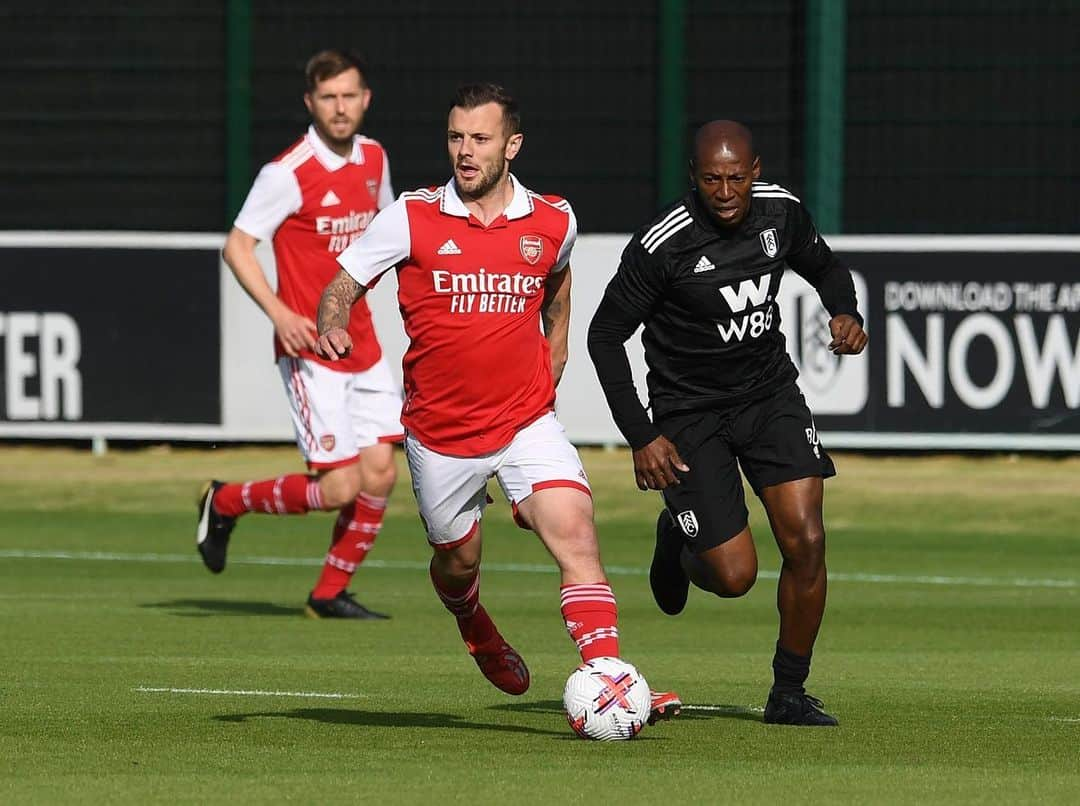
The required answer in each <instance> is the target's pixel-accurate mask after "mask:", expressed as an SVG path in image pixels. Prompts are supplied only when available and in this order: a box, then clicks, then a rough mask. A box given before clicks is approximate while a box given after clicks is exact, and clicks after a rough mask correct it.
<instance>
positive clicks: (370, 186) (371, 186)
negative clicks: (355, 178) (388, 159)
mask: <svg viewBox="0 0 1080 806" xmlns="http://www.w3.org/2000/svg"><path fill="white" fill-rule="evenodd" d="M367 190H368V193H370V194H371V198H373V199H375V200H376V201H378V200H379V183H378V182H376V181H375V180H374V179H368V180H367Z"/></svg>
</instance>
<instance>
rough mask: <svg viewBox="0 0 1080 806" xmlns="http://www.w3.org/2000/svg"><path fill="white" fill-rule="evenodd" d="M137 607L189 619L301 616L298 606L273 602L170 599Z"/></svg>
mask: <svg viewBox="0 0 1080 806" xmlns="http://www.w3.org/2000/svg"><path fill="white" fill-rule="evenodd" d="M139 607H153V608H159V609H162V610H171V611H172V613H171V615H174V616H186V617H189V618H206V617H208V616H292V617H293V618H296V617H297V616H299V615H302V614H303V612H304V611H303V608H301V607H300V606H299V605H293V606H291V607H286V606H285V605H279V604H274V603H273V602H238V601H235V600H232V599H172V600H170V601H167V602H148V603H146V604H142V605H139Z"/></svg>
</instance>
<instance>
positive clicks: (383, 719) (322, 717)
mask: <svg viewBox="0 0 1080 806" xmlns="http://www.w3.org/2000/svg"><path fill="white" fill-rule="evenodd" d="M266 718H270V719H307V720H311V721H314V722H323V723H326V724H331V725H359V726H362V727H369V728H434V729H445V728H453V729H466V730H493V731H500V732H504V733H529V734H533V735H536V736H550V737H552V738H555V739H566V738H570V739H573V738H574V736H573V735H568V734H567V733H566V732H565V731H556V730H544V729H541V728H530V727H527V726H525V725H499V724H493V723H487V722H472V721H470V720H468V719H465V718H464V717H460V716H456V715H454V714H437V713H416V712H390V711H354V710H349V709H345V708H294V709H292V710H291V711H263V712H257V713H251V714H221V715H219V716H215V717H214V719H215V720H217V721H219V722H247V721H248V720H249V719H266Z"/></svg>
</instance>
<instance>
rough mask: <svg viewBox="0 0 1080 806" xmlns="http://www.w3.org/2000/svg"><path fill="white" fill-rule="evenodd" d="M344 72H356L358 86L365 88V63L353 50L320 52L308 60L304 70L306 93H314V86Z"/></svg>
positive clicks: (332, 49)
mask: <svg viewBox="0 0 1080 806" xmlns="http://www.w3.org/2000/svg"><path fill="white" fill-rule="evenodd" d="M346 70H356V72H358V73H359V74H360V84H361V85H362V86H365V87H366V86H367V79H366V75H367V62H365V61H364V57H363V56H361V55H360V54H359V53H357V52H356V51H355V50H337V49H336V48H331V49H330V50H320V51H319V52H318V53H316V54H315V55H314V56H312V57H311V58H310V59H308V63H307V66H306V67H305V68H304V79H305V80H306V81H307V89H308V92H314V91H315V85H316V84H318V83H319V82H320V81H326V79H328V78H333V77H334V76H340V75H341V74H342V73H344V72H345V71H346Z"/></svg>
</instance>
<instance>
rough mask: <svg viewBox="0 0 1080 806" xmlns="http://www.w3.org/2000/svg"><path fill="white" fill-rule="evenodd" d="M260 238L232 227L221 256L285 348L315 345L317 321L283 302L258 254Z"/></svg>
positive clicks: (292, 350) (295, 351)
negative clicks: (264, 269) (256, 249)
mask: <svg viewBox="0 0 1080 806" xmlns="http://www.w3.org/2000/svg"><path fill="white" fill-rule="evenodd" d="M258 242H259V241H258V239H257V238H255V236H253V235H249V234H248V233H246V232H244V231H243V230H241V229H237V228H236V227H233V228H232V230H231V231H230V232H229V235H228V237H227V238H226V239H225V248H224V249H222V250H221V256H222V258H224V260H225V263H226V265H227V266H228V267H229V268H230V269H231V270H232V273H233V275H234V276H235V277H236V280H237V282H239V283H240V286H241V287H242V288H243V289H244V291H246V292H247V294H248V296H249V297H251V299H252V300H254V301H255V304H256V305H258V306H259V307H260V308H262V310H263V313H265V314H266V315H267V317H268V318H269V319H270V321H271V323H273V325H274V332H275V333H276V334H277V337H278V339H279V340H280V341H281V344H282V346H283V347H284V348H285V352H286V353H288V354H289V355H291V356H296V355H298V354H299V353H300V351H301V350H310V349H312V348H313V347H314V345H315V335H316V334H315V323H314V322H313V321H311V319H309V318H308V317H306V316H303V315H302V314H299V313H297V312H296V311H293V310H291V309H290V308H289V307H288V306H287V305H285V303H284V302H282V301H281V300H280V299H279V298H278V296H277V294H275V293H274V290H273V289H272V288H271V287H270V284H269V283H268V282H267V281H266V275H265V274H264V273H263V270H262V266H261V265H259V261H258V258H256V257H255V246H256V244H258Z"/></svg>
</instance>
